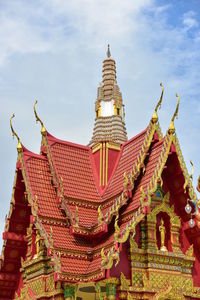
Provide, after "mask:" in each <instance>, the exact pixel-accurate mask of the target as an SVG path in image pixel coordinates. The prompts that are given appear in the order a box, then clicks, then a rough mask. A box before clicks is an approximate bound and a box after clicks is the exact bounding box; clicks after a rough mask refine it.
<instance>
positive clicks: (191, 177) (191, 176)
mask: <svg viewBox="0 0 200 300" xmlns="http://www.w3.org/2000/svg"><path fill="white" fill-rule="evenodd" d="M190 164H191V166H192V172H191V175H190V179H191V180H193V174H194V164H193V162H192V161H191V160H190Z"/></svg>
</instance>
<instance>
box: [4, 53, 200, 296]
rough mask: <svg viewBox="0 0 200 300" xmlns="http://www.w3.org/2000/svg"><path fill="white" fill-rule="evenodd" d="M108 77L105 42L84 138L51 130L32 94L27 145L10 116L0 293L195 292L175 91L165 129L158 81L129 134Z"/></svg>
mask: <svg viewBox="0 0 200 300" xmlns="http://www.w3.org/2000/svg"><path fill="white" fill-rule="evenodd" d="M116 78H117V77H116V64H115V60H114V59H113V58H112V57H111V53H110V48H109V47H108V51H107V57H106V59H105V60H104V62H103V78H102V82H101V84H100V86H99V88H98V95H97V99H96V102H95V113H96V119H95V125H94V131H93V135H92V138H91V141H90V143H89V145H88V146H83V145H78V144H74V143H71V142H68V141H62V140H59V139H57V138H56V137H54V136H52V135H51V134H50V133H49V132H48V131H47V130H46V127H45V126H44V123H43V122H42V120H41V118H40V117H39V116H38V113H37V110H36V104H37V101H35V104H34V114H35V118H36V121H37V122H39V123H40V125H41V135H42V141H41V151H40V153H39V154H36V153H33V152H31V151H29V150H28V149H27V148H25V147H24V146H23V144H22V142H21V140H20V138H19V135H18V134H17V133H16V131H15V130H14V127H13V124H12V122H13V118H14V114H13V115H12V117H11V118H10V127H11V131H12V134H13V137H15V138H16V139H17V162H16V169H15V179H14V184H13V191H12V197H11V202H10V210H9V213H8V215H7V216H6V218H5V228H4V233H3V240H4V241H3V248H2V253H1V264H0V300H1V299H2V300H3V299H4V300H5V299H7V300H9V299H16V300H17V299H18V300H24V299H41V300H42V299H56V300H61V299H62V300H63V299H65V300H75V299H76V300H81V299H82V300H94V299H99V300H115V299H128V300H131V299H160V300H161V299H181V300H182V299H200V254H199V247H200V204H199V203H200V199H198V197H197V195H196V193H195V189H194V187H193V183H192V179H193V170H194V168H193V164H192V163H191V164H192V174H191V175H190V174H189V173H188V171H187V168H186V165H185V162H184V159H183V155H182V152H181V148H180V144H179V141H178V138H177V135H176V131H175V125H174V121H175V118H176V117H177V116H178V110H179V96H178V95H176V96H177V105H176V108H175V112H174V114H173V116H172V119H171V121H170V122H169V128H168V130H167V132H166V134H165V135H164V136H163V135H162V132H161V129H160V126H159V122H158V109H159V108H160V107H161V104H162V100H163V95H164V87H163V85H162V83H161V84H160V85H161V89H162V90H161V96H160V99H159V101H158V103H157V105H156V107H155V110H154V113H153V116H152V118H151V119H150V121H149V124H148V126H147V128H146V129H145V130H143V131H142V132H140V133H139V134H138V135H136V136H135V137H133V138H131V139H129V140H128V139H127V134H126V126H125V107H124V101H123V98H122V94H121V92H120V89H119V86H118V84H117V79H116ZM133 122H134V120H133ZM197 190H198V191H200V180H199V181H198V186H197Z"/></svg>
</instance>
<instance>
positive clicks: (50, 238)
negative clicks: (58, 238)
mask: <svg viewBox="0 0 200 300" xmlns="http://www.w3.org/2000/svg"><path fill="white" fill-rule="evenodd" d="M49 243H50V248H53V243H54V242H53V228H52V227H50V237H49Z"/></svg>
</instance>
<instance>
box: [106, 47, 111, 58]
mask: <svg viewBox="0 0 200 300" xmlns="http://www.w3.org/2000/svg"><path fill="white" fill-rule="evenodd" d="M107 57H108V58H109V57H111V53H110V45H109V44H108V50H107Z"/></svg>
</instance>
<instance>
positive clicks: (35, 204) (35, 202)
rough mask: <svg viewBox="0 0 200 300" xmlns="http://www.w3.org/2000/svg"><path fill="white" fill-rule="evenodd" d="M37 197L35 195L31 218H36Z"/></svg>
mask: <svg viewBox="0 0 200 300" xmlns="http://www.w3.org/2000/svg"><path fill="white" fill-rule="evenodd" d="M37 200H38V199H37V195H35V201H34V211H33V216H34V217H36V216H37V214H38V202H37Z"/></svg>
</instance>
